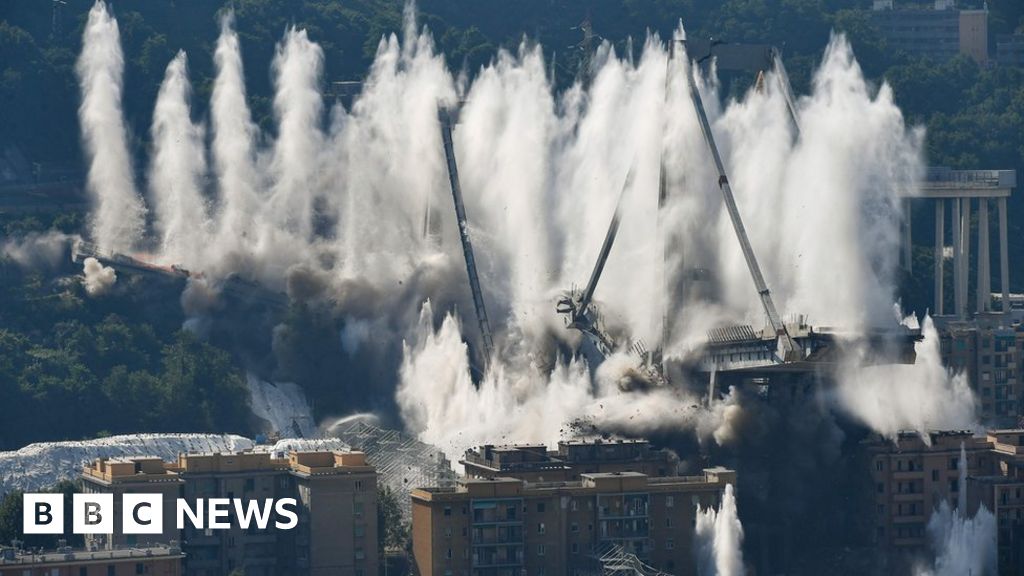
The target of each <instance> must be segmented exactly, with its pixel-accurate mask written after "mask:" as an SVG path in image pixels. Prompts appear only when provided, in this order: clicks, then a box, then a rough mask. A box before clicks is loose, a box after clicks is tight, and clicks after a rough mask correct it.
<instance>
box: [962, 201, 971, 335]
mask: <svg viewBox="0 0 1024 576" xmlns="http://www.w3.org/2000/svg"><path fill="white" fill-rule="evenodd" d="M961 202H963V206H961V207H960V217H961V218H963V222H962V223H961V224H960V234H962V235H963V237H964V239H963V241H962V244H961V245H960V248H961V249H962V250H963V259H961V266H963V269H961V270H960V281H961V282H963V294H964V297H963V308H961V309H960V317H961V318H967V308H968V307H969V304H968V296H969V295H970V293H971V290H970V286H971V282H970V280H971V199H970V198H963V199H961Z"/></svg>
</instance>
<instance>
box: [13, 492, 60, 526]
mask: <svg viewBox="0 0 1024 576" xmlns="http://www.w3.org/2000/svg"><path fill="white" fill-rule="evenodd" d="M22 504H23V505H24V510H23V511H22V518H21V520H22V522H21V524H22V527H21V528H22V532H24V533H25V534H63V533H64V495H63V494H25V495H24V496H23V498H22Z"/></svg>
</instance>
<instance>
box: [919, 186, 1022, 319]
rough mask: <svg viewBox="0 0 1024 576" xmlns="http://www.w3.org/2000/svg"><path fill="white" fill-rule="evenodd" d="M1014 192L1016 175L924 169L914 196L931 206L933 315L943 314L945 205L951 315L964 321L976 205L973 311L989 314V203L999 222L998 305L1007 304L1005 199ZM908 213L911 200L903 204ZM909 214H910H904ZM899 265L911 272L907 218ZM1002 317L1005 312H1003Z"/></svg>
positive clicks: (1008, 281) (990, 300) (1008, 284)
mask: <svg viewBox="0 0 1024 576" xmlns="http://www.w3.org/2000/svg"><path fill="white" fill-rule="evenodd" d="M1016 187H1017V172H1016V171H1015V170H952V169H950V168H944V167H933V168H929V169H928V172H927V174H926V177H925V180H924V182H923V184H922V186H921V190H920V194H919V196H918V197H920V198H927V199H931V200H934V202H935V249H934V253H935V308H934V310H933V311H932V312H933V313H934V314H935V315H938V316H942V315H945V314H946V310H945V307H944V294H943V282H942V280H943V273H944V266H945V260H946V230H945V228H946V222H947V218H946V206H947V205H949V206H950V218H949V219H948V220H949V223H950V236H951V237H952V242H953V246H952V254H953V306H954V310H953V315H955V316H958V317H960V318H966V317H967V312H968V302H967V294H968V276H969V270H970V267H969V264H970V252H971V210H972V209H973V208H974V207H975V206H977V210H978V225H977V243H978V248H977V255H976V258H977V266H976V271H977V286H976V293H977V298H976V299H977V302H976V312H978V313H985V312H991V307H992V287H991V278H992V274H991V269H990V265H991V254H990V251H989V238H990V235H989V234H990V229H989V208H990V205H991V204H992V203H993V202H994V203H995V205H996V209H997V210H998V218H999V223H998V224H999V281H1000V292H1001V295H1002V298H1001V302H1007V301H1009V293H1010V277H1009V268H1010V266H1009V258H1008V246H1007V238H1006V236H1007V223H1006V220H1007V216H1006V199H1007V198H1009V197H1010V194H1011V193H1012V192H1013V189H1014V188H1016ZM907 202H908V208H909V202H910V200H909V199H907ZM907 214H909V210H908V211H907ZM903 234H904V239H903V261H904V266H906V268H907V269H908V270H909V269H910V261H911V255H910V246H911V239H910V235H911V230H910V219H909V218H907V220H906V222H905V224H904V229H903ZM1003 311H1004V312H1005V311H1006V310H1003Z"/></svg>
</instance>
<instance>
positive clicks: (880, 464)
mask: <svg viewBox="0 0 1024 576" xmlns="http://www.w3.org/2000/svg"><path fill="white" fill-rule="evenodd" d="M884 469H885V461H884V460H882V459H881V458H879V459H878V460H875V470H878V471H879V472H881V471H882V470H884Z"/></svg>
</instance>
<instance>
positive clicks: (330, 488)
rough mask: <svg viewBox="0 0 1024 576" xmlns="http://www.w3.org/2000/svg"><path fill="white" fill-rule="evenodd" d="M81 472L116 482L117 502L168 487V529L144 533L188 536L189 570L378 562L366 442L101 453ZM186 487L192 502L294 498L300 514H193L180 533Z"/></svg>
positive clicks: (269, 570) (315, 571)
mask: <svg viewBox="0 0 1024 576" xmlns="http://www.w3.org/2000/svg"><path fill="white" fill-rule="evenodd" d="M82 481H83V486H84V489H85V490H86V491H90V492H113V493H114V494H115V506H117V505H119V504H117V502H119V501H120V495H121V494H123V493H125V492H150V493H152V492H160V493H162V494H165V504H166V503H167V502H169V501H170V504H169V505H166V506H165V508H164V525H165V526H164V533H163V534H162V535H152V536H149V535H147V536H145V538H146V540H147V541H158V540H164V541H170V540H180V541H181V542H182V545H181V547H182V549H183V551H184V553H185V558H186V560H185V564H184V574H186V575H189V576H215V575H216V576H222V575H224V574H228V573H230V572H232V571H234V570H243V571H244V573H245V574H246V576H261V575H266V576H273V575H279V574H302V575H306V574H308V575H310V576H321V575H327V574H340V573H344V574H353V575H354V576H362V575H372V574H376V572H377V513H376V510H377V500H376V499H377V476H376V471H375V470H374V468H373V467H372V466H369V465H367V463H366V456H365V454H363V453H362V452H350V453H341V452H291V453H289V454H288V457H287V458H276V457H274V455H272V454H269V453H266V452H241V453H234V454H182V455H179V457H178V459H177V461H175V462H163V461H161V460H160V459H155V458H131V459H119V460H104V459H100V460H96V461H95V462H93V463H92V464H90V465H88V466H86V467H85V469H84V470H83V474H82ZM178 497H181V498H184V499H185V500H186V501H187V502H188V503H189V504H190V505H191V506H192V507H193V509H195V508H197V507H198V504H197V503H198V501H199V500H200V499H202V500H203V501H207V500H208V499H210V498H229V499H231V498H240V499H242V500H243V501H250V500H264V499H274V500H277V499H280V498H295V499H296V500H297V502H298V508H299V510H298V516H299V524H298V526H297V527H296V528H294V529H292V530H277V529H275V528H273V527H272V526H269V527H268V528H267V529H266V530H260V529H258V528H256V527H255V526H250V527H249V528H248V529H243V528H241V527H240V526H239V524H238V523H237V522H231V527H230V528H229V529H224V530H211V529H208V528H207V529H196V528H194V527H193V526H192V525H191V524H190V523H186V525H185V529H184V530H182V531H181V532H180V533H179V532H178V530H177V528H176V526H175V523H176V517H175V514H174V510H175V508H174V503H173V500H174V499H176V498H178ZM116 513H117V514H119V513H120V512H119V511H116ZM232 516H233V513H232ZM134 538H136V537H133V536H131V535H122V534H120V528H119V527H115V534H112V535H105V536H102V537H98V538H96V539H94V540H93V541H92V542H90V544H92V545H94V547H96V548H99V549H118V548H120V547H123V546H130V545H132V544H133V543H134ZM138 538H142V537H141V536H140V537H138Z"/></svg>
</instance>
